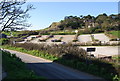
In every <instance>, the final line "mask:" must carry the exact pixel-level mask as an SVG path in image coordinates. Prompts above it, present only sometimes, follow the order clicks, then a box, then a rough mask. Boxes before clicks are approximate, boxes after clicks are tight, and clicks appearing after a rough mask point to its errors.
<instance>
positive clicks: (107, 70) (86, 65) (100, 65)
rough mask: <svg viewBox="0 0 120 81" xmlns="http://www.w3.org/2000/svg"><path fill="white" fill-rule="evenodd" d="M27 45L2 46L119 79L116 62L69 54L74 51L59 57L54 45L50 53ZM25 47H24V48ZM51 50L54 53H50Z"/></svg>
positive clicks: (114, 79)
mask: <svg viewBox="0 0 120 81" xmlns="http://www.w3.org/2000/svg"><path fill="white" fill-rule="evenodd" d="M29 45H30V44H29ZM29 45H28V46H27V47H26V46H25V45H24V46H23V47H22V46H21V47H13V46H3V47H4V48H7V49H11V50H17V51H20V52H24V53H28V54H31V55H34V56H38V57H42V58H45V59H50V60H53V61H54V62H57V63H60V64H63V65H66V66H69V67H72V68H75V69H78V70H80V71H84V72H88V73H91V74H93V75H96V76H100V77H103V78H105V79H108V81H119V80H120V78H118V73H119V72H120V71H119V69H120V66H117V65H116V64H113V63H109V62H107V61H102V60H99V59H95V58H87V59H85V58H84V57H82V56H80V55H79V56H80V57H79V58H78V56H76V55H75V56H72V55H71V54H70V53H75V52H72V51H69V52H67V53H68V54H66V55H65V54H64V55H63V56H62V57H60V56H59V55H56V53H61V52H60V51H59V50H60V49H59V50H58V49H56V48H55V47H54V50H52V48H51V49H50V50H52V52H51V54H50V53H47V52H45V50H47V49H44V48H39V50H36V49H35V48H37V49H38V47H37V45H34V47H32V46H31V47H30V46H29ZM25 47H26V49H25ZM39 47H40V46H39ZM47 47H48V46H47ZM63 47H64V46H63ZM59 48H60V47H59ZM65 48H67V47H65ZM65 48H63V51H62V53H64V50H66V49H65ZM33 49H34V50H33ZM41 49H42V50H41ZM71 49H73V48H71ZM61 50H62V49H61ZM69 50H70V49H69ZM73 50H74V49H73ZM55 51H57V52H55ZM53 52H54V53H55V54H52V53H53ZM81 52H82V51H81ZM118 79H119V80H118Z"/></svg>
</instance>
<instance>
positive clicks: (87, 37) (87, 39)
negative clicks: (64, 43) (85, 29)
mask: <svg viewBox="0 0 120 81" xmlns="http://www.w3.org/2000/svg"><path fill="white" fill-rule="evenodd" d="M78 41H79V42H91V41H92V39H91V36H90V35H80V36H78Z"/></svg>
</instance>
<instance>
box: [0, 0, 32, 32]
mask: <svg viewBox="0 0 120 81" xmlns="http://www.w3.org/2000/svg"><path fill="white" fill-rule="evenodd" d="M25 3H26V1H25V0H19V1H18V0H2V1H0V29H1V31H5V30H21V29H24V28H26V27H30V26H31V25H30V24H29V23H27V21H26V19H27V18H30V16H29V14H28V11H29V10H31V9H34V8H33V5H31V4H30V5H27V8H26V9H25V10H23V9H22V6H23V4H25Z"/></svg>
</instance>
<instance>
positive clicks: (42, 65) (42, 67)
mask: <svg viewBox="0 0 120 81" xmlns="http://www.w3.org/2000/svg"><path fill="white" fill-rule="evenodd" d="M7 51H9V52H11V53H13V54H16V56H18V57H20V58H21V59H22V61H24V62H25V63H27V66H28V68H29V69H32V70H33V71H35V73H36V74H37V75H40V76H43V77H46V78H47V79H56V80H58V79H62V81H68V80H73V81H74V79H76V80H79V81H89V80H92V81H98V80H99V81H104V80H103V79H102V78H100V77H96V76H93V75H91V74H88V73H85V72H81V71H78V70H74V69H71V68H69V67H66V66H63V65H61V64H57V63H54V62H52V61H50V60H46V59H43V58H40V57H36V56H32V55H29V54H26V53H21V52H17V51H13V50H7Z"/></svg>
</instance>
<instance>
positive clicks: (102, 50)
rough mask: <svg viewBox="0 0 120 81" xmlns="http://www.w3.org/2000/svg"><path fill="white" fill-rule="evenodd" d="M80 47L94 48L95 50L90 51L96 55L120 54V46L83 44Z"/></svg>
mask: <svg viewBox="0 0 120 81" xmlns="http://www.w3.org/2000/svg"><path fill="white" fill-rule="evenodd" d="M81 48H83V49H85V50H86V49H87V48H96V51H95V52H92V54H94V55H95V56H96V57H98V55H105V56H113V55H118V54H120V51H119V49H120V46H84V47H81Z"/></svg>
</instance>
